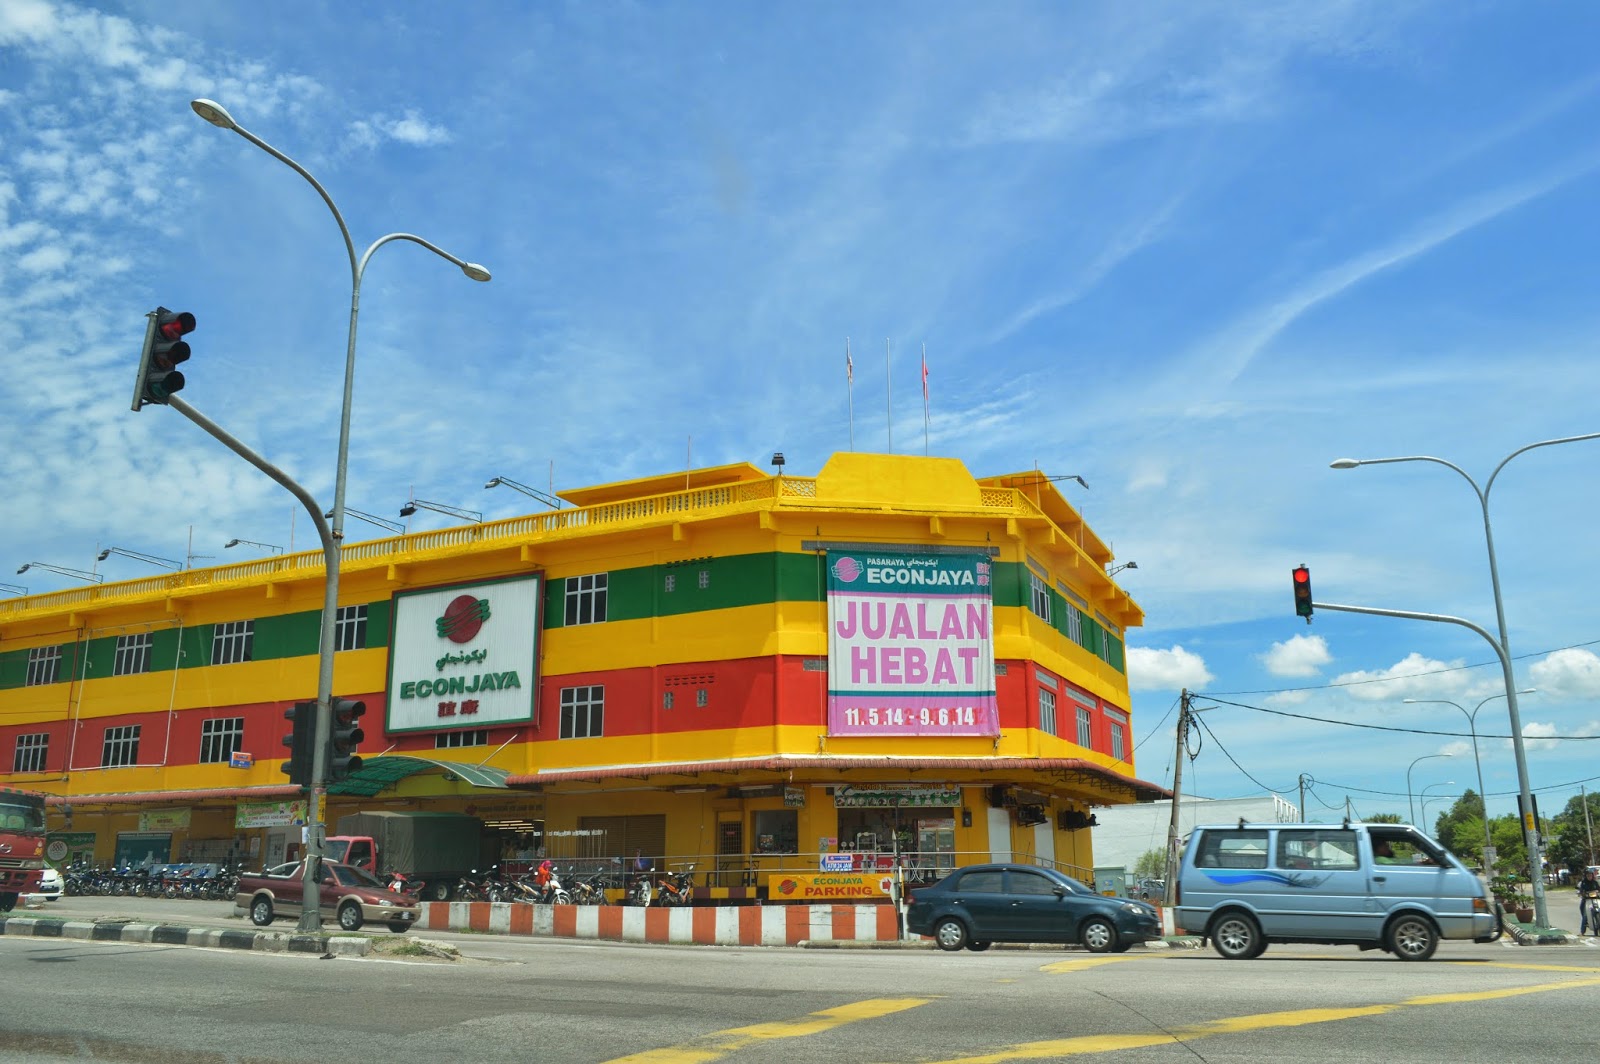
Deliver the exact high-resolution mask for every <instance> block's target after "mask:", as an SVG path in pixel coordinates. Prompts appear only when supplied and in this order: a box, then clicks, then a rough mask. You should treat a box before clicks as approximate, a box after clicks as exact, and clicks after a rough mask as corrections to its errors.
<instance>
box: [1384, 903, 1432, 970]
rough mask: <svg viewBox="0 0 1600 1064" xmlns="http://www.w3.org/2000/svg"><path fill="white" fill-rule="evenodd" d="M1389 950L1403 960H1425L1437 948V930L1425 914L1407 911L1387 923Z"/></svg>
mask: <svg viewBox="0 0 1600 1064" xmlns="http://www.w3.org/2000/svg"><path fill="white" fill-rule="evenodd" d="M1388 939H1389V941H1388V948H1389V952H1390V953H1393V954H1394V955H1395V956H1396V957H1399V958H1400V959H1401V960H1403V961H1425V960H1427V959H1428V958H1429V957H1431V956H1433V951H1434V950H1436V949H1438V948H1439V932H1438V931H1437V930H1435V929H1434V926H1433V921H1431V920H1429V919H1428V918H1427V917H1426V916H1418V915H1416V914H1415V913H1407V914H1405V915H1404V916H1401V917H1399V918H1398V919H1396V920H1395V922H1394V923H1392V924H1390V925H1389V935H1388Z"/></svg>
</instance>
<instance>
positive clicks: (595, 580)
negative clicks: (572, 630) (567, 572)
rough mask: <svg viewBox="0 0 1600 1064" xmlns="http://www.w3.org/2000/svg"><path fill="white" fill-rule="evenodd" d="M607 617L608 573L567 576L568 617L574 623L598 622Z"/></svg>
mask: <svg viewBox="0 0 1600 1064" xmlns="http://www.w3.org/2000/svg"><path fill="white" fill-rule="evenodd" d="M605 619H606V574H605V573H593V574H591V575H589V576H569V577H567V619H566V623H567V624H569V625H572V624H598V623H599V622H601V621H603V620H605Z"/></svg>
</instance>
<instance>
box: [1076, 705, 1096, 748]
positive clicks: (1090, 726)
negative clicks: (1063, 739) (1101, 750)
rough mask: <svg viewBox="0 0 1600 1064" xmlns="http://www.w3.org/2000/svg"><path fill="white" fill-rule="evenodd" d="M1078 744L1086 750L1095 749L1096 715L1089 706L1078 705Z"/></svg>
mask: <svg viewBox="0 0 1600 1064" xmlns="http://www.w3.org/2000/svg"><path fill="white" fill-rule="evenodd" d="M1078 745H1079V746H1081V747H1083V748H1084V749H1085V750H1092V749H1094V715H1093V714H1092V713H1090V712H1089V709H1088V707H1086V706H1079V707H1078Z"/></svg>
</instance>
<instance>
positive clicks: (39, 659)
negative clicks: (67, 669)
mask: <svg viewBox="0 0 1600 1064" xmlns="http://www.w3.org/2000/svg"><path fill="white" fill-rule="evenodd" d="M60 680H61V647H60V645H59V644H58V645H56V646H53V647H30V648H29V649H28V676H27V679H26V680H24V681H23V683H24V686H27V687H42V686H43V685H45V684H47V683H59V682H60Z"/></svg>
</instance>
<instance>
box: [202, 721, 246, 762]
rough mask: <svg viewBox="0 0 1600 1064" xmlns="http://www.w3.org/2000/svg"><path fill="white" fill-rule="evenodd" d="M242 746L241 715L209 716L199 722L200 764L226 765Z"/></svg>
mask: <svg viewBox="0 0 1600 1064" xmlns="http://www.w3.org/2000/svg"><path fill="white" fill-rule="evenodd" d="M243 746H244V718H243V717H211V718H209V719H207V720H203V721H201V722H200V763H201V764H202V765H226V764H227V763H228V762H229V761H231V760H232V759H233V755H234V752H235V751H237V750H239V749H241V748H242V747H243Z"/></svg>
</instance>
